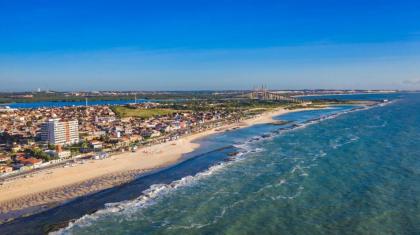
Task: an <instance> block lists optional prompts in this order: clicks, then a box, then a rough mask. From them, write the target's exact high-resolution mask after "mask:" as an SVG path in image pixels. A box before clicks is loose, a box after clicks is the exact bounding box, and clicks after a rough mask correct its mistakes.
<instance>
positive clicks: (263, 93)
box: [246, 87, 305, 104]
mask: <svg viewBox="0 0 420 235" xmlns="http://www.w3.org/2000/svg"><path fill="white" fill-rule="evenodd" d="M246 95H247V96H248V97H249V98H251V99H258V100H279V101H287V102H291V103H299V104H300V103H304V102H305V101H303V100H301V99H297V98H293V97H289V96H285V95H282V94H279V93H276V92H272V91H269V90H267V89H265V88H264V87H261V88H258V89H254V90H253V91H252V92H250V93H248V94H246Z"/></svg>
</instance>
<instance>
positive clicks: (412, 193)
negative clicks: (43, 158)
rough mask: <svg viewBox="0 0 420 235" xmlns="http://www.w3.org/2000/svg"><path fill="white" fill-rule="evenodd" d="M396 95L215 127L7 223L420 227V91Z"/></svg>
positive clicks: (322, 230)
mask: <svg viewBox="0 0 420 235" xmlns="http://www.w3.org/2000/svg"><path fill="white" fill-rule="evenodd" d="M346 97H347V96H346ZM382 98H383V97H382V96H381V99H382ZM385 98H386V99H390V100H392V102H390V103H389V104H386V105H381V106H376V107H372V108H368V109H360V107H356V106H337V107H334V108H331V109H327V110H316V111H303V112H296V113H290V114H287V115H283V116H279V117H277V119H281V120H288V121H292V122H291V123H289V124H287V125H283V126H278V125H268V124H265V125H256V126H252V127H249V128H245V129H240V130H235V131H231V132H225V133H222V134H218V135H215V136H210V137H207V138H205V139H203V140H201V141H200V142H201V143H202V146H203V147H202V148H201V149H199V150H197V151H196V152H195V153H192V154H189V155H188V157H189V158H188V160H186V161H185V162H183V163H181V164H178V165H176V166H173V167H170V168H167V169H165V170H162V171H159V172H155V173H152V174H149V175H146V176H143V177H140V178H138V179H137V180H135V181H133V182H131V183H129V184H127V185H123V186H120V187H116V188H113V189H110V190H105V191H103V192H100V193H97V194H94V195H90V196H86V197H82V198H79V199H77V200H74V201H72V202H70V203H68V204H65V205H63V206H60V207H57V208H54V209H51V210H49V211H46V212H43V213H40V214H37V215H33V216H29V217H27V218H22V219H18V220H16V221H14V222H11V223H9V224H6V225H2V226H0V233H2V234H39V233H45V232H48V231H52V230H57V228H60V227H64V228H61V229H60V230H58V231H56V232H55V233H57V234H420V94H408V93H407V94H393V95H389V96H385ZM365 99H376V98H375V97H373V98H372V96H370V95H369V96H366V97H365ZM207 150H208V151H207ZM210 150H212V151H210ZM237 152H238V153H237ZM232 153H237V155H236V156H230V155H232ZM68 221H71V222H70V224H68Z"/></svg>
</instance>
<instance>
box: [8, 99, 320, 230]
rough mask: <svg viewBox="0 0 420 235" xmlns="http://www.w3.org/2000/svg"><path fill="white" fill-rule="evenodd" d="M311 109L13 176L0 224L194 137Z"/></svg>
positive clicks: (98, 186) (147, 162) (124, 174)
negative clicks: (99, 158) (104, 157)
mask: <svg viewBox="0 0 420 235" xmlns="http://www.w3.org/2000/svg"><path fill="white" fill-rule="evenodd" d="M320 108H321V107H320ZM311 109H313V108H303V109H295V110H286V109H284V108H279V109H276V110H272V111H268V112H265V113H262V114H260V115H259V116H257V117H253V118H250V119H245V120H242V121H241V122H239V123H234V124H228V125H223V126H220V127H217V128H212V129H209V130H205V131H203V132H200V133H195V134H191V135H188V136H184V137H181V138H180V139H178V140H175V141H170V142H166V143H160V144H156V145H152V146H148V147H144V148H140V149H139V150H138V151H136V152H134V153H133V152H125V153H119V154H116V155H113V156H111V157H109V158H106V159H103V160H89V161H87V162H86V163H84V164H77V165H75V166H74V167H67V168H64V167H57V168H52V169H45V170H40V171H38V172H35V173H28V174H26V175H25V176H21V177H18V178H14V179H12V180H10V181H6V182H4V183H3V184H2V185H0V212H1V214H2V215H3V216H0V223H1V221H3V222H7V221H8V220H12V219H14V218H17V217H21V216H26V215H30V214H34V213H38V212H41V211H43V210H46V209H49V208H52V207H54V206H57V205H60V204H62V203H65V202H66V201H69V200H72V199H75V198H77V197H80V196H85V195H89V194H92V193H95V192H99V191H101V190H105V189H108V188H111V187H114V186H118V185H121V184H124V183H127V182H129V181H131V180H133V179H135V178H136V177H138V176H140V175H141V174H144V173H149V172H151V171H153V170H159V169H162V168H165V167H168V166H171V165H174V164H177V163H179V162H182V160H183V159H184V158H185V155H186V154H189V153H191V152H193V151H195V150H197V149H199V148H200V146H201V145H200V144H199V143H197V142H196V141H197V140H199V139H201V138H204V137H207V136H210V135H213V134H217V133H222V132H224V131H229V130H232V129H238V128H244V127H249V126H252V125H256V124H264V123H270V122H273V121H274V120H273V117H275V116H279V115H282V114H286V113H290V112H299V111H304V110H311ZM31 209H32V210H31Z"/></svg>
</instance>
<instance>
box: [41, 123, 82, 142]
mask: <svg viewBox="0 0 420 235" xmlns="http://www.w3.org/2000/svg"><path fill="white" fill-rule="evenodd" d="M41 139H42V140H44V141H48V142H49V143H51V144H74V143H78V142H79V123H78V122H77V120H75V121H66V122H62V121H60V119H50V120H48V122H46V123H44V124H42V126H41Z"/></svg>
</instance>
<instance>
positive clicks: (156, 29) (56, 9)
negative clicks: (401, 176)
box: [0, 0, 420, 91]
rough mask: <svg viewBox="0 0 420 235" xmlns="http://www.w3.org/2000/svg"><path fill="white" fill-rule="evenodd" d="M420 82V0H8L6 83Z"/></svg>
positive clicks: (1, 69) (2, 43)
mask: <svg viewBox="0 0 420 235" xmlns="http://www.w3.org/2000/svg"><path fill="white" fill-rule="evenodd" d="M262 83H264V84H267V85H268V86H269V87H270V88H273V89H304V88H338V89H345V88H348V89H375V88H377V89H382V88H384V89H394V88H395V89H420V2H419V1H386V0H382V1H375V0H371V1H361V0H349V1H340V0H336V1H326V0H324V1H322V0H319V1H299V0H294V1H292V0H283V1H280V0H277V1H263V0H260V1H247V0H242V1H233V0H229V1H228V0H225V1H218V0H213V1H209V0H207V1H203V0H195V1H183V0H177V1H173V0H167V1H162V0H154V1H141V0H137V1H124V0H120V1H115V0H110V1H107V0H102V1H99V0H90V1H79V0H72V1H70V0H61V1H55V0H50V1H46V0H39V1H31V0H26V1H23V0H13V1H12V0H0V84H1V86H0V90H2V91H14V90H34V89H36V88H41V89H44V90H45V89H54V90H192V89H250V88H252V87H253V86H254V85H256V84H262Z"/></svg>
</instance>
